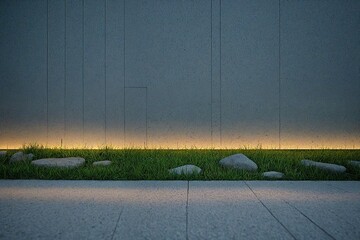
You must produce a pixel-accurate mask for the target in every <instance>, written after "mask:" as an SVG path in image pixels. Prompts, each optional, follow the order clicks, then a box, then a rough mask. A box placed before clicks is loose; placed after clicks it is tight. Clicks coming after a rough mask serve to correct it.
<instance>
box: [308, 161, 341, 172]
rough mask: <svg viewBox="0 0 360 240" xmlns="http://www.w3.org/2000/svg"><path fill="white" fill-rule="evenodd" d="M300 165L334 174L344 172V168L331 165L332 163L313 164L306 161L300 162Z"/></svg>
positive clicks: (313, 162)
mask: <svg viewBox="0 0 360 240" xmlns="http://www.w3.org/2000/svg"><path fill="white" fill-rule="evenodd" d="M301 164H302V165H304V166H307V167H309V166H312V167H317V168H319V169H323V170H327V171H331V172H336V173H344V172H345V171H346V168H345V167H344V166H341V165H337V164H332V163H322V162H315V161H311V160H308V159H303V160H301Z"/></svg>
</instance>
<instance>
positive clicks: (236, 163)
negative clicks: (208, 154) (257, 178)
mask: <svg viewBox="0 0 360 240" xmlns="http://www.w3.org/2000/svg"><path fill="white" fill-rule="evenodd" d="M219 164H220V165H221V166H223V167H228V168H235V169H240V170H247V171H256V170H257V169H258V166H257V165H256V163H255V162H253V161H252V160H250V159H249V158H248V157H246V156H245V155H244V154H241V153H240V154H235V155H231V156H228V157H226V158H223V159H221V160H220V162H219Z"/></svg>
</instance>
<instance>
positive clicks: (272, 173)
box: [262, 171, 284, 179]
mask: <svg viewBox="0 0 360 240" xmlns="http://www.w3.org/2000/svg"><path fill="white" fill-rule="evenodd" d="M262 175H263V176H264V177H267V178H276V179H280V178H283V177H284V174H283V173H281V172H275V171H269V172H264V173H263V174H262Z"/></svg>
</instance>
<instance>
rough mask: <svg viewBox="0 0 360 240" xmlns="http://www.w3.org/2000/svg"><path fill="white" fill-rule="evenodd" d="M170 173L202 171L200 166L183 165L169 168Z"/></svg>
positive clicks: (179, 173)
mask: <svg viewBox="0 0 360 240" xmlns="http://www.w3.org/2000/svg"><path fill="white" fill-rule="evenodd" d="M169 172H170V173H173V174H178V175H181V174H193V173H196V174H198V173H200V172H201V168H199V167H198V166H195V165H183V166H180V167H177V168H172V169H170V170H169Z"/></svg>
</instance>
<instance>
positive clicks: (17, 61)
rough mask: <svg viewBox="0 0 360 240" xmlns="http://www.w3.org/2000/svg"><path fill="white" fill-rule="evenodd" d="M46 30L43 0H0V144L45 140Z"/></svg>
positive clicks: (12, 145)
mask: <svg viewBox="0 0 360 240" xmlns="http://www.w3.org/2000/svg"><path fill="white" fill-rule="evenodd" d="M46 31H47V2H46V1H44V0H34V1H15V0H10V1H0V34H1V37H0V43H1V44H0V89H1V94H0V102H1V103H0V105H1V112H0V114H1V118H0V119H1V128H2V129H1V136H0V148H18V147H21V145H22V144H29V143H35V142H36V143H39V144H44V145H45V144H46V125H47V119H46V117H47V116H46V101H47V92H46V89H47V88H46V82H47V76H46V67H47V52H46V49H47V37H46Z"/></svg>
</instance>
